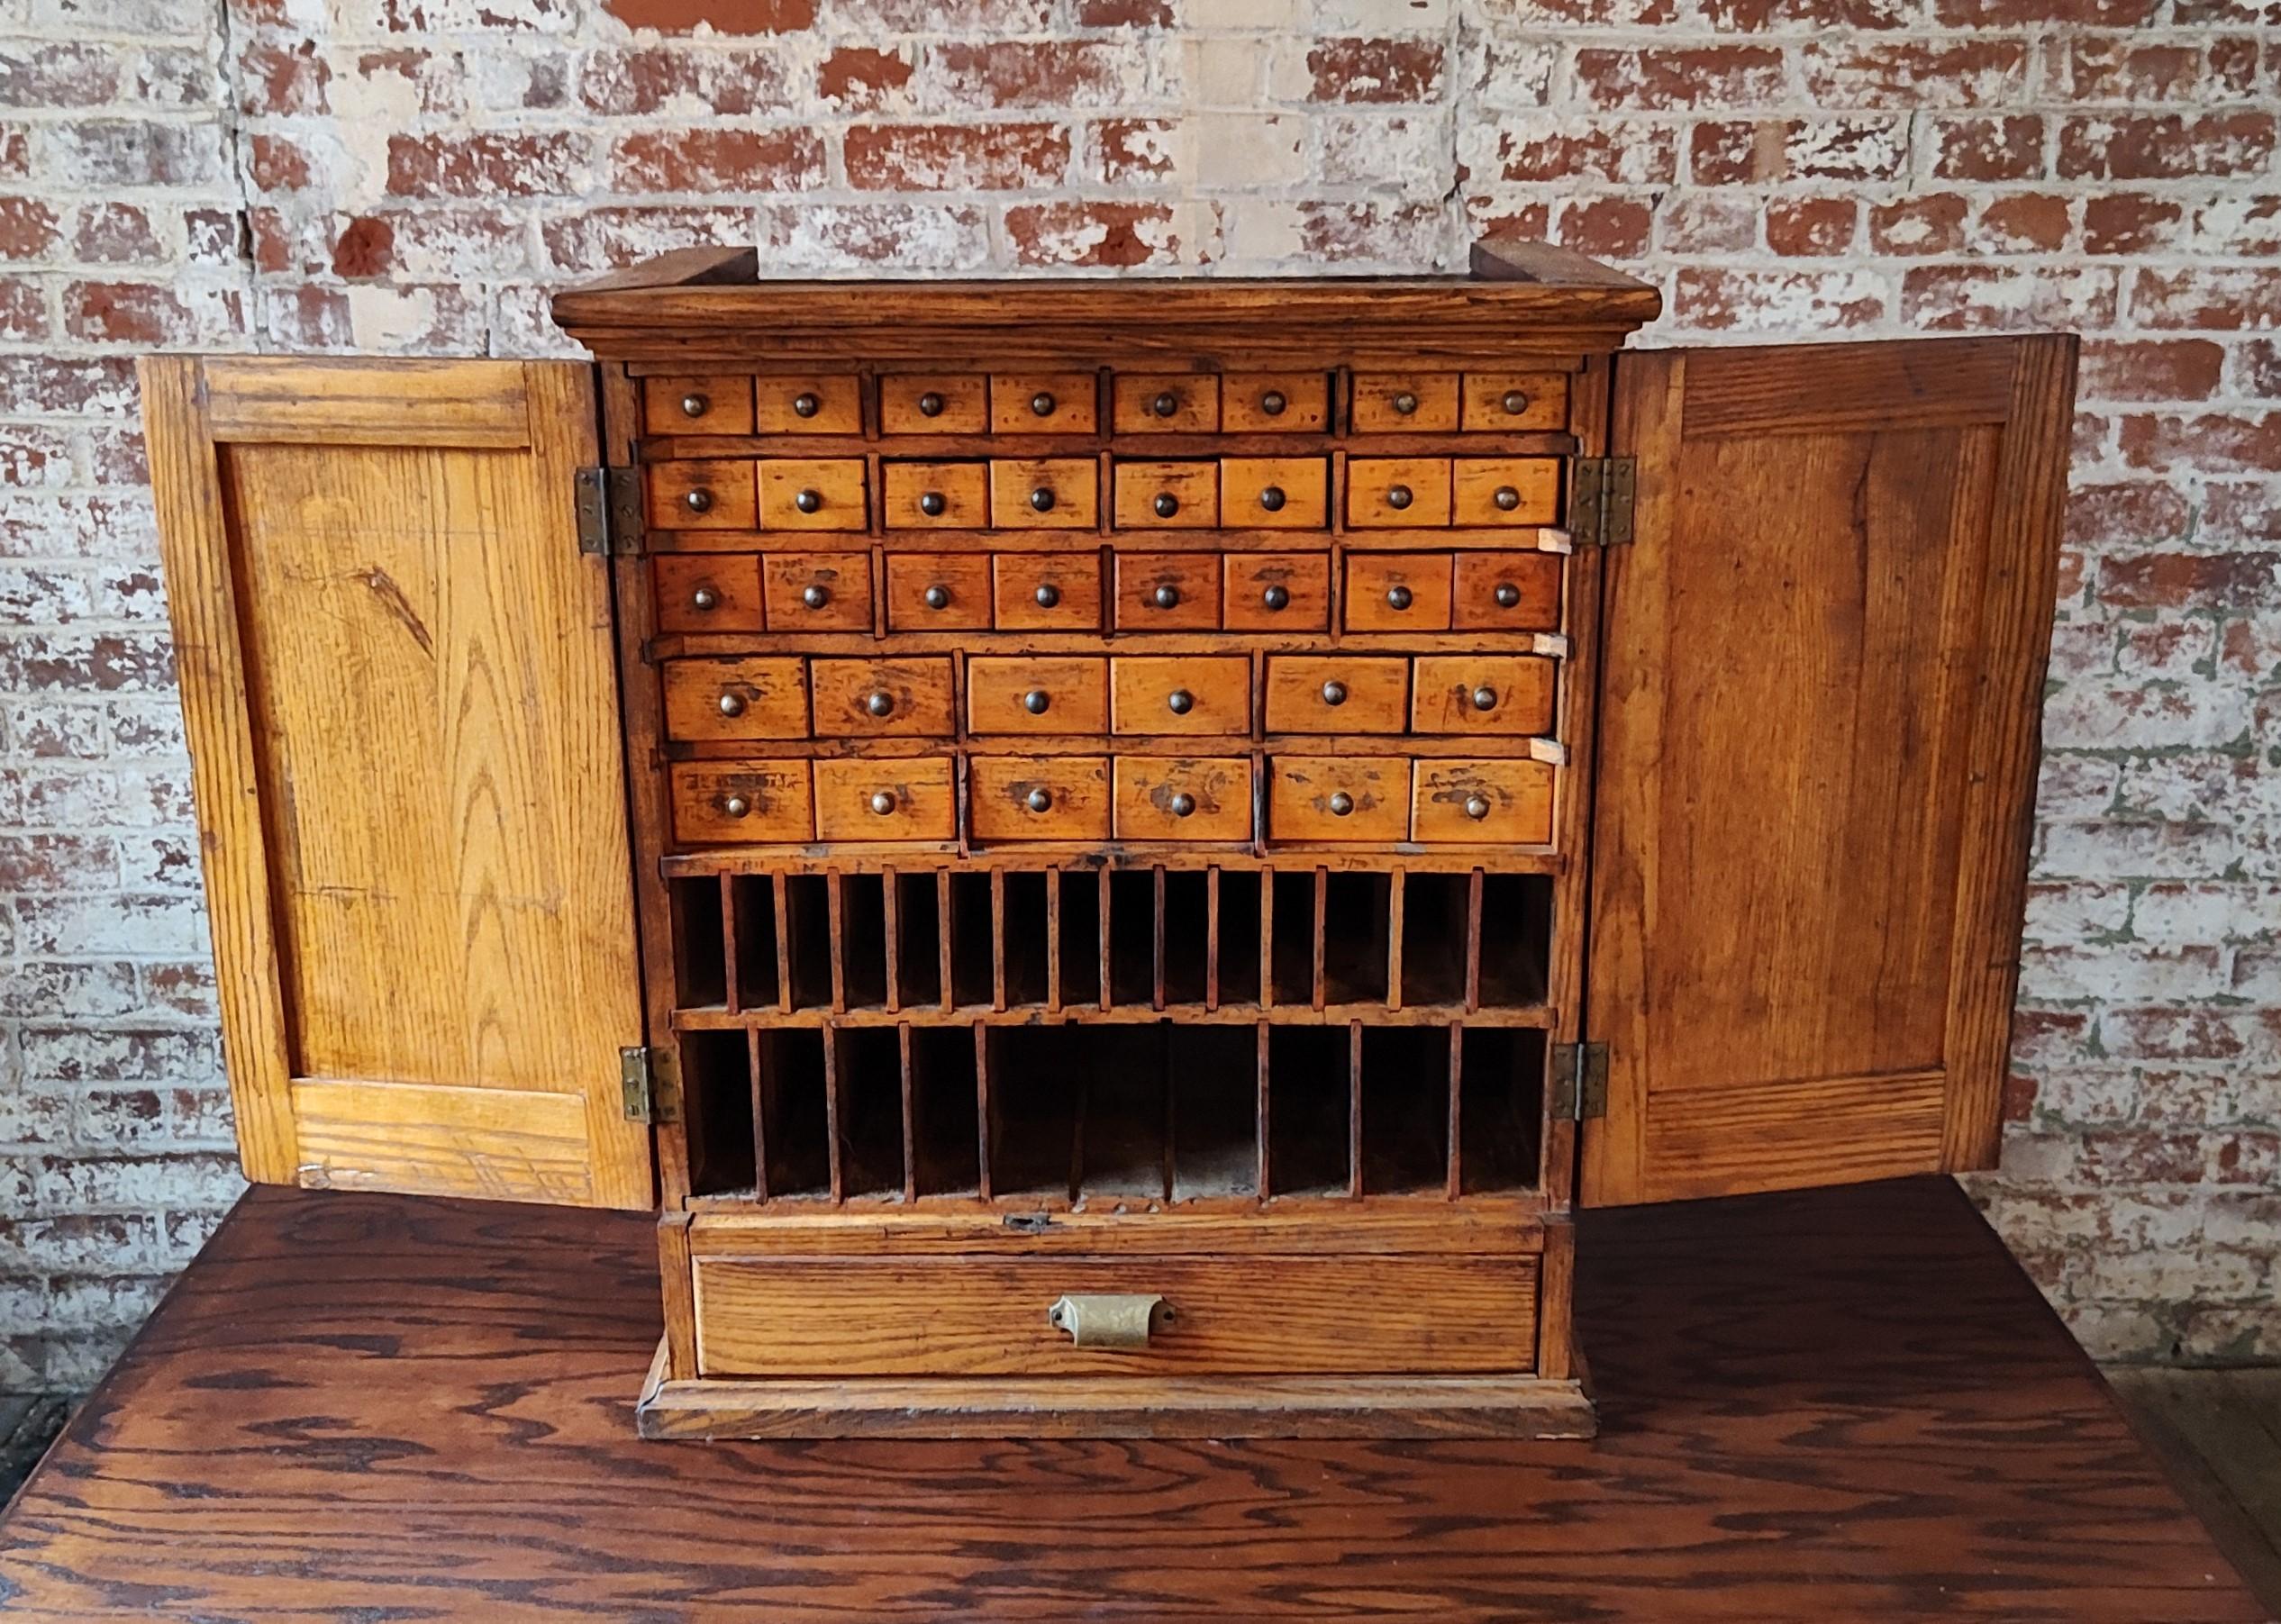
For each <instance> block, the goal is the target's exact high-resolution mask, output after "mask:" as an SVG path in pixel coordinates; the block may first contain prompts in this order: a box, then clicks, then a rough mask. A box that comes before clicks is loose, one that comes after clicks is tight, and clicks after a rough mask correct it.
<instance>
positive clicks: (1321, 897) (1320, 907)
mask: <svg viewBox="0 0 2281 1624" xmlns="http://www.w3.org/2000/svg"><path fill="white" fill-rule="evenodd" d="M1330 906H1331V871H1330V870H1329V869H1328V868H1317V869H1316V870H1315V871H1314V937H1313V952H1314V966H1313V980H1314V992H1313V998H1314V1007H1315V1008H1316V1009H1318V1010H1319V1009H1321V1008H1322V1005H1323V1002H1324V1000H1325V999H1326V998H1327V997H1328V996H1329V988H1328V986H1327V985H1326V984H1325V981H1324V978H1323V971H1322V961H1323V954H1324V945H1325V935H1324V926H1325V919H1326V915H1327V913H1328V911H1329V909H1330Z"/></svg>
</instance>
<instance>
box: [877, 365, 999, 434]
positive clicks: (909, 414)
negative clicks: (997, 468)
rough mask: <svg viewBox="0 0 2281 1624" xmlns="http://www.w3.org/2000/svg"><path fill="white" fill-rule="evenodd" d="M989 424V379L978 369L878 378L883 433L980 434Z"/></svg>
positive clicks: (903, 373)
mask: <svg viewBox="0 0 2281 1624" xmlns="http://www.w3.org/2000/svg"><path fill="white" fill-rule="evenodd" d="M989 427H990V386H989V382H988V380H987V379H986V378H985V377H983V375H982V374H981V373H978V372H895V373H890V374H888V375H887V376H886V377H883V378H881V379H880V380H879V430H880V432H882V433H885V434H981V433H984V432H986V431H988V429H989Z"/></svg>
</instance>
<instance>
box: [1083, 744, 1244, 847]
mask: <svg viewBox="0 0 2281 1624" xmlns="http://www.w3.org/2000/svg"><path fill="white" fill-rule="evenodd" d="M1116 836H1117V839H1121V840H1248V839H1250V838H1251V758H1250V757H1248V756H1226V757H1196V756H1120V757H1118V758H1117V759H1116Z"/></svg>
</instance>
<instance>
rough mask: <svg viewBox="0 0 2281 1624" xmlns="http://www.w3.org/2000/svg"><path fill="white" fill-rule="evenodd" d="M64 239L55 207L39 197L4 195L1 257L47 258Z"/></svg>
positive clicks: (0, 205) (0, 208) (0, 219)
mask: <svg viewBox="0 0 2281 1624" xmlns="http://www.w3.org/2000/svg"><path fill="white" fill-rule="evenodd" d="M62 240H63V231H62V229H61V225H60V222H59V221H58V220H57V218H56V212H55V210H54V209H53V208H52V207H50V205H49V204H46V203H44V202H42V201H41V199H39V198H37V197H0V259H46V258H47V257H48V256H49V255H50V254H51V253H53V252H54V251H55V247H56V244H57V243H59V242H60V241H62Z"/></svg>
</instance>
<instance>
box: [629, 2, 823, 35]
mask: <svg viewBox="0 0 2281 1624" xmlns="http://www.w3.org/2000/svg"><path fill="white" fill-rule="evenodd" d="M604 8H605V9H606V10H607V11H608V12H609V13H610V14H611V15H612V16H613V17H615V18H617V19H618V21H620V22H621V23H625V24H626V25H627V26H628V27H629V28H654V29H656V30H658V32H660V33H668V34H686V33H687V32H691V31H692V30H694V29H695V28H696V27H697V26H698V25H700V24H704V25H706V26H708V27H710V28H711V29H712V30H713V32H714V33H716V34H796V33H803V32H806V31H807V30H809V29H811V28H813V27H814V26H815V23H816V0H604Z"/></svg>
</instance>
